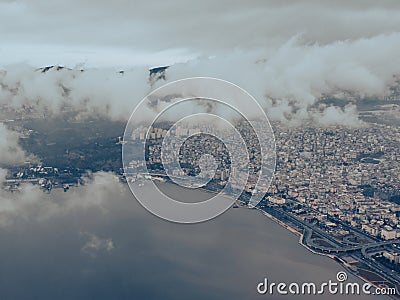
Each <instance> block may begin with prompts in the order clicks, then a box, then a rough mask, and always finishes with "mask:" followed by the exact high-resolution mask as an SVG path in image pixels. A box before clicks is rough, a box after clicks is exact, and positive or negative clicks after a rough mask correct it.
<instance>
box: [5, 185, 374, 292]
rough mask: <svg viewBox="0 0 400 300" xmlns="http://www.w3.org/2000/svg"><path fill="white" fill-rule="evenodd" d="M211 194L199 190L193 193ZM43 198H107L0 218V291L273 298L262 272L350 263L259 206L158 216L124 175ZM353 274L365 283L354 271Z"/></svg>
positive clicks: (326, 271) (290, 276)
mask: <svg viewBox="0 0 400 300" xmlns="http://www.w3.org/2000/svg"><path fill="white" fill-rule="evenodd" d="M166 188H167V189H169V191H170V192H171V189H172V191H173V190H175V192H176V193H179V194H180V195H182V193H186V192H187V191H186V192H185V191H183V190H181V189H180V188H176V187H172V186H166ZM203 193H205V192H202V191H191V192H190V197H199V199H200V198H204V194H203ZM43 197H44V198H46V201H56V202H57V203H58V204H59V205H60V206H62V205H64V204H63V203H67V201H69V199H71V197H74V198H76V200H75V201H77V202H80V201H83V202H84V201H97V198H99V200H98V201H99V203H101V205H98V206H96V207H95V208H91V207H86V206H83V207H79V208H76V209H75V208H74V209H71V210H65V212H64V210H63V211H62V212H60V213H57V214H54V215H51V216H49V217H46V218H38V217H36V218H33V219H26V218H25V219H24V220H19V221H18V223H15V224H14V225H13V226H6V227H0V237H1V239H2V247H0V255H1V258H2V259H1V262H0V296H1V299H275V298H277V296H275V295H272V296H271V295H268V296H266V295H258V294H257V292H256V286H257V284H258V283H259V282H260V281H262V280H263V278H264V277H268V279H269V280H270V281H274V282H280V281H284V282H287V283H290V282H299V283H301V282H304V281H307V282H313V281H315V282H316V283H318V282H323V281H328V280H329V279H332V280H335V278H336V273H337V272H338V271H340V270H343V269H342V268H341V267H340V265H338V264H337V263H335V262H334V261H333V260H331V259H329V258H326V257H322V256H318V255H314V254H312V253H311V252H309V251H308V250H307V249H305V248H303V247H302V246H301V245H299V244H298V237H297V236H295V235H294V234H292V233H290V232H289V231H287V230H286V229H284V228H282V227H281V226H279V225H277V224H276V223H274V222H273V221H271V220H269V219H268V218H266V217H265V216H263V215H261V214H260V213H258V212H257V211H255V210H249V209H242V208H238V209H234V208H232V209H230V210H228V211H227V212H226V213H224V214H223V215H221V216H219V217H217V218H215V219H213V220H210V221H207V222H204V223H200V224H194V225H182V224H175V223H171V222H167V221H164V220H161V219H159V218H158V217H155V216H153V215H152V214H150V213H149V212H147V211H146V210H145V209H144V208H143V207H142V206H140V204H138V202H137V201H136V200H135V199H134V198H133V197H132V194H131V192H130V191H129V189H128V188H127V187H126V186H125V185H121V184H118V183H112V184H108V185H105V186H103V185H99V186H98V187H96V189H93V187H91V188H89V187H81V188H75V189H73V190H71V191H69V192H67V193H63V192H62V191H59V190H57V191H54V192H52V193H51V194H49V195H47V194H44V195H43ZM100 198H101V199H100ZM100 200H101V201H100ZM82 232H90V233H92V234H95V235H96V236H98V237H100V238H104V239H112V242H113V248H112V249H109V250H105V249H101V247H100V249H97V250H96V249H91V251H86V250H85V248H84V247H83V245H85V243H87V236H86V235H85V234H82ZM349 281H358V282H361V281H359V280H358V279H356V278H355V277H353V276H351V275H350V274H349ZM342 297H343V296H342ZM342 297H339V296H329V295H323V296H319V298H322V299H342ZM366 297H367V296H359V297H358V299H366ZM282 298H288V296H282ZM296 298H297V299H308V298H310V297H309V296H303V297H302V296H296ZM346 298H348V297H346ZM367 298H371V299H372V298H373V297H372V296H368V297H367Z"/></svg>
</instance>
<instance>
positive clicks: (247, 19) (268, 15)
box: [0, 0, 400, 67]
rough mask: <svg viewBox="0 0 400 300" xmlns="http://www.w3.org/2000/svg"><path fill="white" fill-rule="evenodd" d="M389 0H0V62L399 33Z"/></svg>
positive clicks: (216, 49) (102, 59)
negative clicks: (295, 38) (297, 37)
mask: <svg viewBox="0 0 400 300" xmlns="http://www.w3.org/2000/svg"><path fill="white" fill-rule="evenodd" d="M399 9H400V2H399V1H397V0H392V1H384V0H382V1H373V0H360V1H351V3H350V2H349V1H317V0H315V1H304V0H300V1H281V0H279V1H278V0H277V1H251V2H250V1H225V0H222V1H210V0H205V1H190V2H189V1H185V0H173V1H140V2H138V1H128V0H116V1H104V0H100V1H99V0H96V1H95V0H89V1H78V0H70V1H62V0H54V1H44V0H35V1H29V0H21V1H18V0H17V1H11V0H0V36H1V43H0V65H7V64H11V63H16V62H28V63H30V64H33V65H35V66H43V65H49V64H62V65H69V66H74V65H76V64H79V63H84V64H85V65H86V66H95V67H99V66H132V65H163V64H172V63H175V62H182V61H187V60H188V59H192V58H196V57H199V56H214V55H217V56H220V55H223V54H224V53H226V52H232V51H234V50H240V51H242V50H250V49H253V50H259V49H263V51H265V52H266V53H267V52H268V51H269V50H271V49H274V48H276V47H278V46H281V45H282V44H283V43H284V42H286V41H287V40H288V39H290V38H291V37H293V36H296V35H299V34H300V35H301V39H302V41H303V42H304V43H319V44H326V43H332V42H334V41H337V40H346V39H359V38H369V37H373V36H376V35H379V34H386V33H392V32H399V31H400V14H399Z"/></svg>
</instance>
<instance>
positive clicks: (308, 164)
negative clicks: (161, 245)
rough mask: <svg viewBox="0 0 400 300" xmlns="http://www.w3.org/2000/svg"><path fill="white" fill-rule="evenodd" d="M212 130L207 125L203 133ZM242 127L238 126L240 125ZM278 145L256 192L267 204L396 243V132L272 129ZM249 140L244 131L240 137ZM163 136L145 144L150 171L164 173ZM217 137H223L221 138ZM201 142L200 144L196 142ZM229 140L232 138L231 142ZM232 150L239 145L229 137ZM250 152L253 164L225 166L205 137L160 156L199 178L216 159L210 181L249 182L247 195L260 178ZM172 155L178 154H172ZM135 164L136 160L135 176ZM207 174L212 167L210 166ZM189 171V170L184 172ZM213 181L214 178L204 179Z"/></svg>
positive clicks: (139, 132)
mask: <svg viewBox="0 0 400 300" xmlns="http://www.w3.org/2000/svg"><path fill="white" fill-rule="evenodd" d="M204 126H205V127H204V128H201V127H198V128H191V127H190V126H189V127H177V128H175V131H174V134H175V135H177V136H178V137H188V136H191V135H192V134H194V133H198V132H203V133H204V132H205V133H206V132H207V128H206V127H207V125H204ZM208 126H212V125H208ZM239 126H240V125H239ZM273 128H274V131H275V140H276V170H275V174H274V178H273V179H272V183H271V185H270V186H269V188H268V187H261V189H263V188H264V189H265V190H264V191H265V192H267V196H269V198H268V199H269V201H271V202H272V203H274V204H279V205H285V203H286V201H285V199H291V200H295V201H298V202H299V203H302V204H303V205H305V206H306V207H309V208H310V211H309V214H311V215H312V216H310V217H313V218H316V219H319V220H324V219H326V218H327V217H329V216H332V217H335V218H338V219H340V220H342V221H344V222H346V223H348V224H349V225H351V226H353V227H357V228H359V229H362V230H364V231H365V232H367V233H369V234H370V235H373V236H376V237H380V238H382V239H395V238H399V237H400V223H399V217H398V216H399V214H400V205H398V204H397V203H396V199H399V203H400V198H399V195H400V183H399V176H400V171H399V170H400V168H399V167H400V150H399V146H398V145H399V142H398V141H399V140H400V128H399V127H397V126H389V125H379V124H374V125H369V126H365V127H360V128H348V127H343V126H334V127H332V126H331V127H327V128H322V127H314V126H301V127H288V126H286V125H284V124H281V123H274V124H273ZM241 132H246V130H241ZM146 133H147V130H146V129H144V128H140V127H139V128H137V129H136V130H135V131H134V132H133V133H132V140H133V141H136V142H142V143H144V141H145V138H146ZM166 135H167V129H162V128H153V129H151V130H150V131H149V133H148V139H147V142H146V143H147V144H148V148H147V151H148V152H147V153H148V155H147V158H148V161H147V164H148V166H156V167H155V168H156V169H158V168H160V169H158V170H159V171H160V170H161V169H162V159H161V146H162V140H163V139H164V138H165V137H166ZM221 135H222V136H226V135H224V134H223V133H221ZM200 137H201V138H200ZM228 139H229V138H228ZM231 139H232V140H230V141H229V142H230V143H231V144H235V143H238V142H239V141H235V140H234V138H233V137H231ZM244 139H245V141H246V143H247V146H248V149H251V150H252V151H251V152H250V153H251V155H250V164H249V160H248V159H247V157H243V159H242V160H240V161H239V162H238V163H237V164H236V165H235V166H231V165H230V159H229V154H228V152H227V149H226V148H225V147H224V145H223V144H222V143H221V141H219V140H216V139H213V138H211V137H209V136H207V135H205V136H199V138H194V137H192V138H189V139H188V140H187V141H186V142H185V144H184V145H183V146H182V145H178V144H177V145H175V144H166V145H165V147H164V149H163V151H165V153H170V155H173V152H174V151H177V150H179V158H180V163H181V166H183V168H182V170H175V173H174V174H173V175H175V176H179V175H182V174H180V173H179V172H185V173H186V174H188V173H190V170H191V168H193V170H192V171H193V172H194V174H199V173H200V171H201V170H199V158H200V157H201V155H202V154H205V153H210V154H213V156H214V158H215V162H216V164H217V169H216V171H215V174H214V176H215V178H217V179H218V180H219V182H220V184H225V183H226V180H227V179H228V178H229V176H231V175H233V174H232V173H234V175H237V174H238V175H239V176H241V175H243V176H245V174H247V172H246V171H247V168H248V167H249V171H250V172H249V174H250V176H249V178H248V181H247V184H246V187H245V190H246V191H248V192H251V191H252V189H253V188H254V186H255V185H256V182H257V179H258V176H260V175H262V174H261V172H260V165H259V164H260V161H261V157H260V151H259V147H258V145H257V139H254V136H250V137H247V138H246V137H244ZM175 154H176V153H175ZM137 164H140V161H139V160H137V161H135V160H133V161H132V162H131V164H130V166H131V167H132V168H133V170H134V168H135V166H137ZM210 167H211V165H210ZM185 168H186V170H185ZM208 175H209V176H211V175H212V174H211V173H210V174H208Z"/></svg>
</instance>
